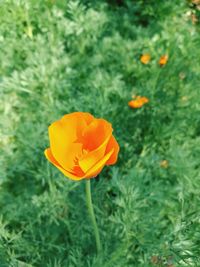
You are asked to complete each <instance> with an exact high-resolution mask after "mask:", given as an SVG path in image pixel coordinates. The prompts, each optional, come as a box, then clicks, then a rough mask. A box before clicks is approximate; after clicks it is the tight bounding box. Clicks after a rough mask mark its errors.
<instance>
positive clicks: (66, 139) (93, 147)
mask: <svg viewBox="0 0 200 267" xmlns="http://www.w3.org/2000/svg"><path fill="white" fill-rule="evenodd" d="M112 132H113V129H112V125H111V124H110V123H109V122H107V121H106V120H104V119H96V118H94V117H93V116H92V115H91V114H89V113H84V112H74V113H71V114H67V115H65V116H63V117H62V118H61V119H60V120H58V121H55V122H54V123H52V124H51V125H50V126H49V139H50V148H47V149H46V150H45V152H44V153H45V156H46V158H47V159H48V160H49V161H50V162H51V163H52V164H53V165H54V166H56V167H57V168H58V169H59V170H60V171H61V172H62V173H63V174H64V175H65V176H67V177H69V178H70V179H72V180H81V179H85V178H93V177H96V176H97V175H98V174H99V173H100V172H101V170H102V169H103V167H104V166H105V165H113V164H115V163H116V161H117V157H118V152H119V145H118V143H117V141H116V139H115V138H114V136H113V135H112Z"/></svg>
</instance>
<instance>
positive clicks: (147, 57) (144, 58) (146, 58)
mask: <svg viewBox="0 0 200 267" xmlns="http://www.w3.org/2000/svg"><path fill="white" fill-rule="evenodd" d="M150 59H151V56H150V55H149V54H143V55H142V56H141V57H140V61H141V62H142V63H143V64H148V63H149V61H150Z"/></svg>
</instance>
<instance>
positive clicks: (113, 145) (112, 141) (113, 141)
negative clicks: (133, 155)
mask: <svg viewBox="0 0 200 267" xmlns="http://www.w3.org/2000/svg"><path fill="white" fill-rule="evenodd" d="M113 148H114V152H113V154H112V155H111V157H110V158H109V160H108V161H107V162H106V165H113V164H115V163H116V161H117V157H118V153H119V145H118V143H117V141H116V139H115V137H114V136H113V135H112V136H111V138H110V140H109V142H108V145H107V147H106V153H108V152H109V151H110V150H112V149H113Z"/></svg>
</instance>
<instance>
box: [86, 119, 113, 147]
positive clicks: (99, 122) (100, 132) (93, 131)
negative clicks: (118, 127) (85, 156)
mask: <svg viewBox="0 0 200 267" xmlns="http://www.w3.org/2000/svg"><path fill="white" fill-rule="evenodd" d="M112 130H113V129H112V125H111V124H110V123H109V122H107V121H106V120H103V119H94V120H93V121H92V122H91V123H90V124H89V125H88V126H87V127H86V128H85V129H84V132H83V139H82V143H83V149H86V150H89V151H92V150H95V149H96V148H98V147H99V146H100V145H101V144H102V143H104V141H105V140H106V139H107V138H108V137H109V136H110V135H111V133H112Z"/></svg>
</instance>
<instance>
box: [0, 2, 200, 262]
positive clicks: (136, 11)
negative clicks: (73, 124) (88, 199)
mask: <svg viewBox="0 0 200 267" xmlns="http://www.w3.org/2000/svg"><path fill="white" fill-rule="evenodd" d="M0 5H1V8H0V47H1V49H0V59H1V64H0V114H1V116H0V125H1V128H0V137H1V138H0V147H1V154H0V207H1V214H0V266H1V267H41V266H47V267H65V266H67V267H76V266H77V267H98V266H99V267H112V266H113V267H122V266H123V267H129V266H130V267H131V266H136V267H154V266H161V267H164V266H168V267H172V266H197V267H198V266H200V241H199V240H200V230H199V229H200V208H199V203H200V160H199V158H200V127H199V125H200V120H199V114H200V104H199V99H200V93H199V92H200V91H199V84H200V83H199V82H200V78H199V77H200V76H199V73H200V65H199V58H200V49H199V47H200V37H199V36H200V35H199V33H200V28H199V24H198V22H196V23H194V22H193V23H192V20H191V14H195V16H196V17H197V18H198V17H199V11H198V6H195V5H192V4H190V3H189V2H187V1H181V2H180V1H178V0H177V1H172V0H170V1H156V3H155V1H153V0H150V1H148V2H146V1H144V0H140V1H128V0H125V1H114V0H113V1H86V0H85V1H80V2H77V1H71V0H68V1H61V0H58V1H54V0H45V1H42V0H38V1H35V0H28V1H25V0H19V1H12V0H8V1H4V0H3V1H1V2H0ZM143 53H149V54H150V55H151V57H152V59H151V61H150V62H149V64H147V65H143V64H142V63H141V62H140V55H141V54H143ZM163 54H168V55H169V61H168V62H167V64H166V65H165V66H164V67H162V68H161V67H160V66H159V64H158V61H159V58H160V56H161V55H163ZM133 94H135V95H143V96H146V97H148V98H149V100H150V102H149V103H148V104H146V105H145V106H143V107H142V108H141V109H137V110H136V109H130V108H129V107H128V104H127V103H128V101H130V100H131V96H132V95H133ZM73 111H87V112H91V113H92V114H93V115H95V116H96V117H103V118H105V119H107V120H109V121H110V122H111V123H112V124H113V128H114V135H115V137H116V139H117V140H118V142H119V144H120V148H121V149H120V154H119V160H118V163H117V164H116V165H115V166H114V167H109V168H108V167H106V168H105V169H104V170H103V172H102V173H101V174H100V175H99V177H98V178H96V179H93V180H92V181H91V182H92V197H93V202H94V204H95V212H96V217H97V222H98V225H99V228H100V236H101V241H102V245H103V250H102V253H101V254H100V255H96V253H95V240H94V237H93V231H92V227H91V224H90V221H89V216H88V214H87V208H86V203H85V182H84V181H82V182H80V183H79V182H73V181H70V180H68V179H66V178H65V177H64V176H63V175H62V174H61V173H60V172H59V171H58V170H57V169H55V168H54V167H53V166H52V165H50V164H49V163H48V162H47V160H46V159H45V157H44V155H43V151H44V149H45V148H46V147H47V146H48V142H49V141H48V134H47V128H48V125H49V124H50V123H52V122H53V121H54V120H56V119H58V118H60V117H61V116H62V115H64V114H66V113H69V112H73ZM163 160H166V161H167V163H168V166H167V165H166V164H164V166H163Z"/></svg>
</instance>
